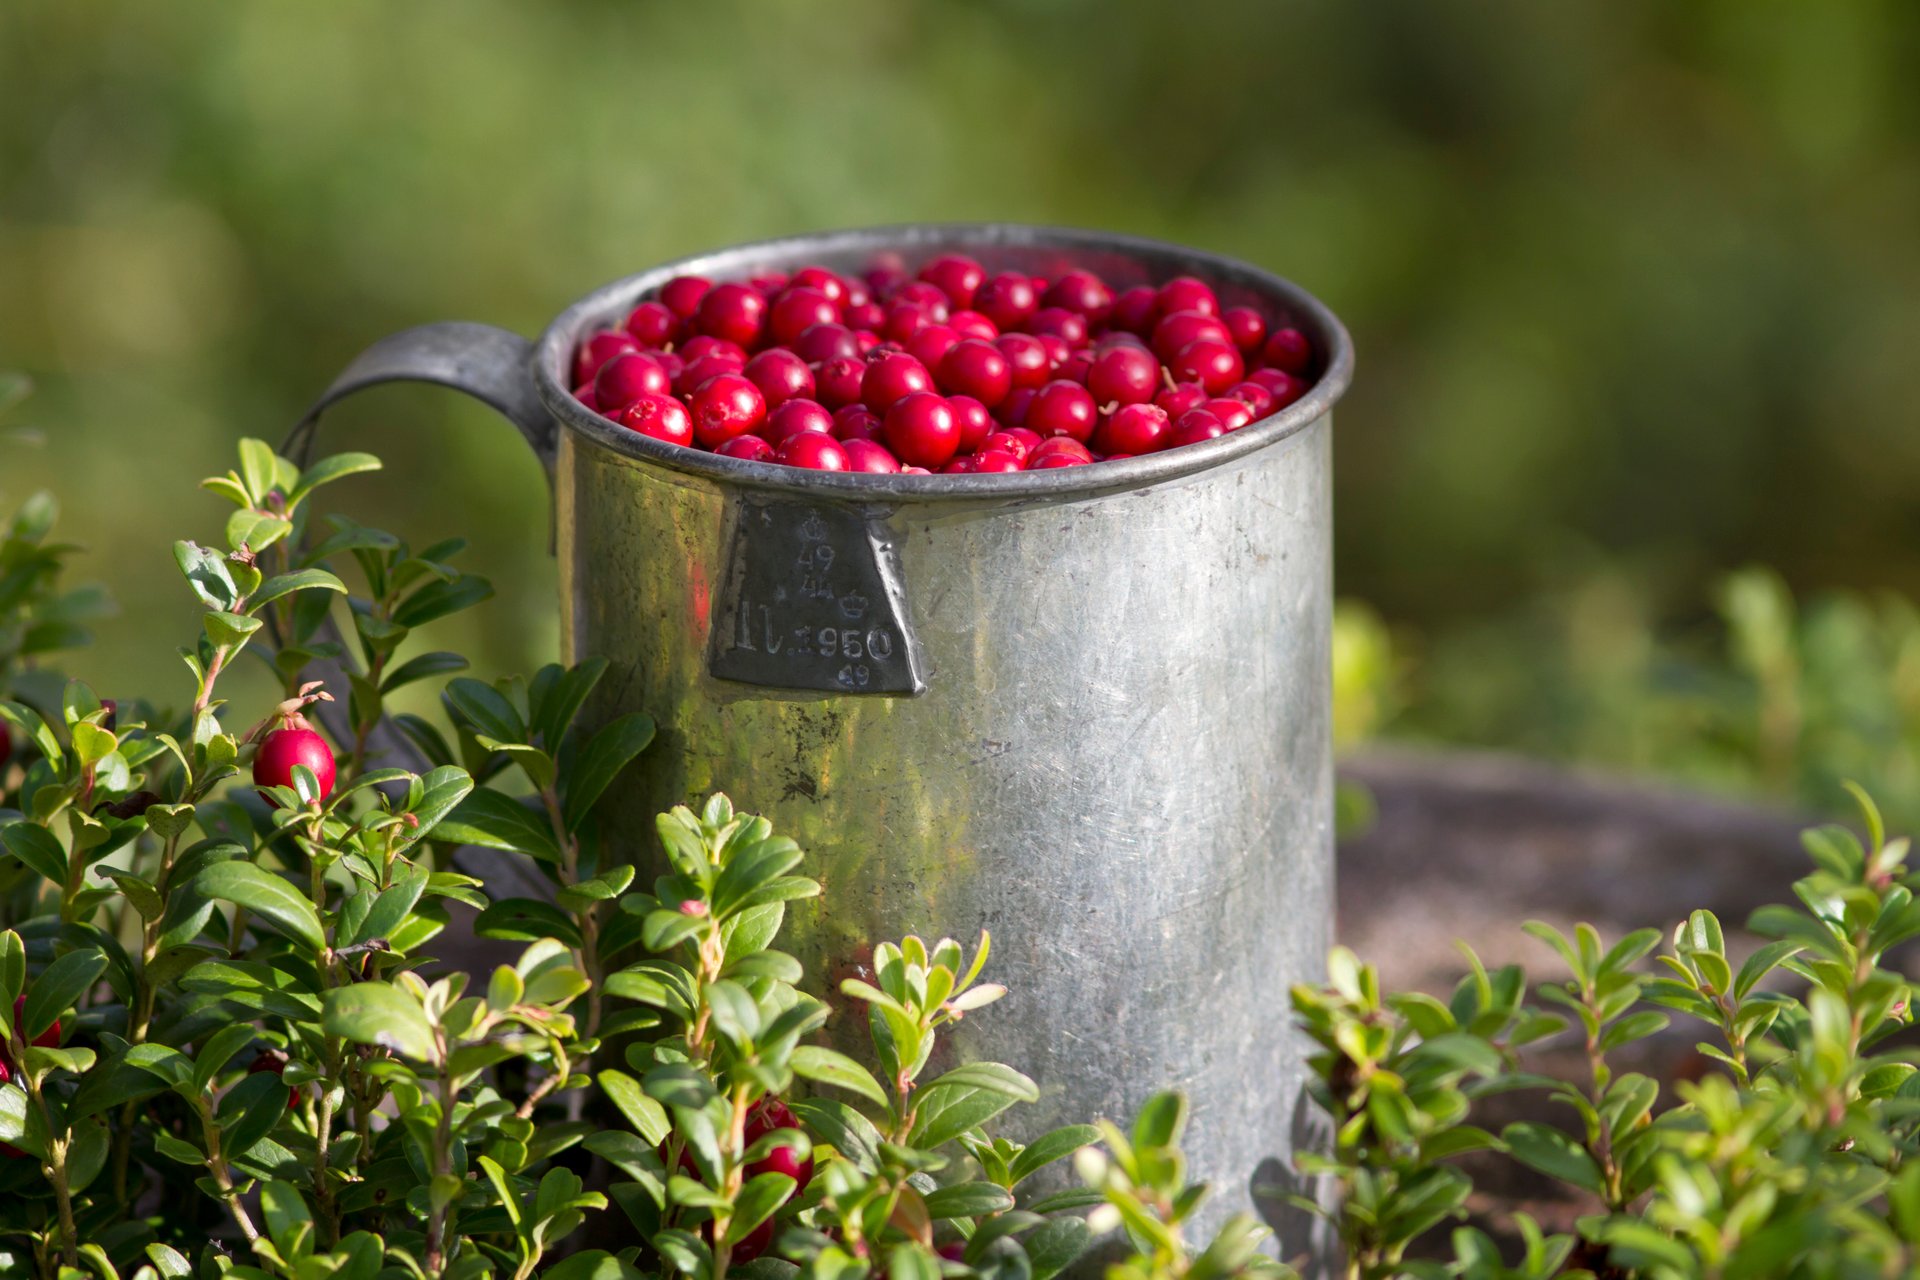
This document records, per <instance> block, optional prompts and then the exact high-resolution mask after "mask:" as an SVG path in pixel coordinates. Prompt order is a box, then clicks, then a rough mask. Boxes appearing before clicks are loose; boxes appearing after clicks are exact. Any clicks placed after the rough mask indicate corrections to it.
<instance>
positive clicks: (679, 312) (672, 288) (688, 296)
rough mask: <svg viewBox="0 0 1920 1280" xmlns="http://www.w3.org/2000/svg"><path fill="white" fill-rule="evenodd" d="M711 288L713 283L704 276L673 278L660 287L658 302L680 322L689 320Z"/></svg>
mask: <svg viewBox="0 0 1920 1280" xmlns="http://www.w3.org/2000/svg"><path fill="white" fill-rule="evenodd" d="M711 288H713V281H711V280H709V279H707V278H706V277H705V276H675V277H674V278H673V279H671V280H669V281H667V282H666V283H665V284H663V285H661V286H660V301H661V302H662V303H664V304H666V308H667V310H669V311H671V312H673V314H675V315H676V316H679V317H680V318H681V319H682V320H691V319H693V317H694V315H695V313H697V312H698V311H699V310H700V299H702V298H704V297H706V296H707V291H708V290H709V289H711Z"/></svg>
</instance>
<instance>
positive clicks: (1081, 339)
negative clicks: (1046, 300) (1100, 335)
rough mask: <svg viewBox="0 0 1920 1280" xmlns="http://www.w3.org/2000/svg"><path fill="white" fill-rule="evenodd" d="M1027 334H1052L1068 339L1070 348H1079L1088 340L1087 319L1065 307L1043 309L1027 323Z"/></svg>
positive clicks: (1034, 314) (1035, 313)
mask: <svg viewBox="0 0 1920 1280" xmlns="http://www.w3.org/2000/svg"><path fill="white" fill-rule="evenodd" d="M1027 332H1028V333H1050V334H1052V335H1054V336H1055V337H1056V338H1064V339H1066V342H1067V345H1068V346H1069V347H1078V346H1081V345H1083V344H1084V343H1085V342H1086V340H1087V318H1086V317H1085V316H1083V315H1081V314H1080V313H1079V312H1078V311H1070V310H1068V309H1067V308H1065V307H1042V308H1040V309H1039V310H1038V311H1036V312H1034V313H1033V319H1032V320H1030V321H1028V322H1027Z"/></svg>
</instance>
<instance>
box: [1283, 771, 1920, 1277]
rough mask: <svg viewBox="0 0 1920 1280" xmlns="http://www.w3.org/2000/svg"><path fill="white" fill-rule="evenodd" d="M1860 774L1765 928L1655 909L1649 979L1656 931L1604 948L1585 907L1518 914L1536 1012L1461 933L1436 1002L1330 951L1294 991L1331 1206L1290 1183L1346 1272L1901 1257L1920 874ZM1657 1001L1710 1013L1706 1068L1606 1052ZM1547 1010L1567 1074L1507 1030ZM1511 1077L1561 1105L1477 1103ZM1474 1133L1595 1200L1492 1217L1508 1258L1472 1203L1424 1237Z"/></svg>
mask: <svg viewBox="0 0 1920 1280" xmlns="http://www.w3.org/2000/svg"><path fill="white" fill-rule="evenodd" d="M1856 794H1857V796H1858V799H1859V801H1860V804H1861V812H1862V817H1863V823H1862V825H1863V827H1864V830H1865V839H1864V841H1863V840H1862V839H1861V838H1860V837H1858V836H1856V835H1855V834H1854V833H1853V832H1852V831H1850V830H1848V829H1846V828H1844V827H1838V826H1830V827H1822V828H1819V829H1816V830H1813V831H1809V832H1808V833H1807V835H1806V841H1805V843H1806V847H1807V851H1808V853H1809V854H1810V855H1811V857H1812V860H1813V864H1814V869H1813V872H1812V874H1810V875H1808V876H1806V877H1805V878H1804V879H1801V880H1799V881H1798V882H1796V883H1795V884H1794V886H1793V890H1794V894H1795V896H1796V897H1797V898H1798V900H1799V901H1798V903H1797V904H1796V905H1793V906H1784V905H1783V906H1770V907H1765V908H1762V909H1761V910H1760V911H1758V912H1757V913H1755V915H1754V916H1753V918H1752V919H1751V920H1750V921H1749V922H1748V925H1749V928H1750V930H1751V931H1752V932H1753V933H1754V934H1757V935H1758V936H1759V937H1760V938H1762V939H1764V940H1765V941H1764V942H1762V943H1761V944H1760V945H1758V946H1757V947H1754V948H1752V949H1751V950H1750V951H1748V953H1747V954H1746V955H1745V956H1744V957H1738V956H1733V955H1729V950H1728V946H1727V940H1726V937H1725V935H1724V933H1723V930H1722V928H1721V925H1720V922H1719V921H1718V920H1717V919H1716V918H1715V917H1714V916H1713V914H1712V913H1711V912H1708V911H1695V912H1693V913H1692V914H1691V915H1690V916H1689V917H1688V918H1687V919H1686V920H1685V921H1683V922H1681V923H1680V924H1679V925H1678V927H1677V928H1675V929H1674V931H1673V933H1672V934H1671V936H1670V937H1669V938H1668V939H1667V941H1666V949H1665V953H1664V954H1662V955H1660V956H1659V957H1658V960H1659V963H1660V964H1661V965H1663V966H1664V968H1665V974H1664V975H1663V976H1657V977H1656V976H1652V975H1650V974H1648V973H1646V972H1644V969H1645V965H1644V963H1643V962H1644V960H1645V958H1646V957H1647V956H1648V954H1649V953H1650V952H1652V951H1654V950H1655V949H1656V948H1657V947H1659V946H1660V945H1661V941H1662V935H1661V934H1660V932H1658V931H1656V930H1652V929H1647V930H1642V931H1639V932H1636V933H1632V934H1629V935H1627V936H1626V937H1624V938H1621V939H1619V940H1618V941H1616V942H1614V943H1613V945H1612V946H1610V947H1609V946H1606V945H1605V940H1604V939H1602V938H1601V937H1600V936H1599V935H1598V934H1597V933H1596V932H1595V931H1594V930H1593V929H1592V928H1590V927H1588V926H1586V925H1581V926H1579V927H1578V928H1577V929H1576V930H1575V931H1574V935H1573V936H1572V937H1571V938H1569V937H1567V936H1565V935H1564V934H1562V933H1561V932H1559V931H1558V930H1555V929H1553V928H1550V927H1548V926H1546V925H1543V924H1538V923H1536V924H1530V925H1528V926H1527V930H1528V932H1529V933H1531V934H1533V935H1534V936H1535V937H1537V938H1539V939H1541V940H1542V941H1544V942H1545V943H1547V944H1548V945H1549V946H1550V947H1551V948H1552V949H1553V950H1554V951H1555V952H1556V953H1558V955H1559V958H1560V960H1561V962H1562V963H1563V964H1564V965H1565V967H1566V969H1567V971H1568V976H1567V977H1566V978H1565V979H1563V980H1559V981H1554V982H1549V983H1546V984H1543V985H1542V986H1540V987H1539V988H1538V995H1539V997H1540V998H1541V999H1542V1000H1543V1001H1545V1002H1547V1003H1548V1004H1551V1005H1553V1006H1556V1007H1557V1010H1545V1009H1542V1008H1538V1007H1534V1006H1530V1005H1529V1004H1528V1003H1527V981H1526V978H1525V976H1524V974H1523V973H1522V972H1521V970H1520V969H1519V968H1518V967H1517V966H1506V967H1504V968H1501V969H1499V970H1498V971H1495V972H1492V973H1489V972H1488V971H1487V970H1486V969H1485V968H1484V967H1483V966H1482V965H1481V964H1480V962H1479V961H1478V959H1477V958H1475V957H1474V956H1473V953H1472V952H1471V950H1468V951H1467V952H1466V954H1467V958H1468V960H1469V962H1470V966H1471V972H1470V973H1469V975H1468V976H1467V977H1466V978H1465V979H1464V980H1462V982H1461V983H1460V985H1459V987H1458V988H1457V989H1456V990H1455V991H1454V993H1453V996H1452V998H1451V999H1450V1000H1448V1001H1446V1002H1444V1003H1443V1002H1441V1001H1439V1000H1436V999H1434V998H1433V997H1431V996H1427V995H1422V994H1418V993H1406V994H1399V995H1390V994H1386V993H1383V992H1382V990H1381V987H1380V982H1379V977H1378V974H1377V973H1376V972H1375V970H1373V969H1372V968H1371V967H1369V966H1366V965H1363V964H1361V963H1360V961H1359V960H1358V959H1357V958H1356V957H1354V956H1353V955H1352V954H1351V953H1350V952H1346V951H1341V950H1336V951H1335V952H1334V954H1333V959H1332V965H1331V973H1330V975H1329V976H1330V982H1329V983H1328V985H1327V986H1325V987H1322V988H1311V987H1298V988H1296V989H1295V990H1294V993H1293V1003H1294V1008H1295V1010H1296V1011H1297V1014H1298V1016H1299V1018H1300V1020H1301V1023H1302V1025H1303V1026H1304V1027H1305V1028H1306V1030H1307V1031H1308V1033H1309V1034H1310V1035H1311V1036H1312V1037H1313V1039H1314V1040H1315V1041H1316V1042H1318V1044H1319V1045H1320V1046H1321V1052H1319V1053H1318V1054H1316V1055H1314V1057H1313V1058H1312V1066H1313V1069H1314V1072H1315V1075H1316V1081H1315V1084H1314V1086H1313V1094H1314V1097H1315V1100H1316V1101H1317V1102H1318V1103H1319V1105H1320V1106H1321V1107H1322V1108H1323V1109H1324V1110H1325V1111H1326V1112H1327V1114H1328V1115H1329V1116H1330V1117H1331V1118H1332V1120H1333V1122H1334V1140H1333V1144H1332V1150H1331V1151H1330V1152H1329V1153H1327V1154H1325V1155H1313V1156H1307V1157H1303V1163H1304V1165H1305V1167H1306V1168H1307V1169H1308V1170H1309V1171H1311V1172H1312V1173H1314V1174H1316V1175H1318V1176H1319V1177H1321V1178H1324V1179H1326V1180H1328V1181H1330V1182H1331V1183H1333V1184H1334V1187H1335V1189H1336V1190H1337V1191H1338V1193H1339V1196H1338V1203H1339V1207H1338V1208H1335V1209H1331V1210H1329V1209H1325V1208H1323V1207H1322V1205H1321V1204H1319V1203H1316V1202H1313V1201H1309V1200H1305V1199H1302V1200H1301V1201H1300V1203H1301V1204H1302V1205H1303V1206H1304V1207H1307V1208H1309V1209H1311V1210H1312V1211H1314V1212H1316V1213H1322V1214H1324V1215H1325V1216H1327V1217H1328V1218H1329V1219H1330V1220H1331V1223H1332V1225H1333V1227H1334V1228H1335V1229H1336V1231H1337V1233H1338V1235H1339V1237H1340V1239H1341V1241H1342V1243H1343V1245H1344V1246H1345V1249H1346V1253H1347V1274H1348V1275H1349V1276H1352V1277H1364V1278H1367V1280H1372V1278H1374V1277H1386V1276H1399V1275H1412V1276H1419V1277H1440V1276H1467V1277H1487V1278H1488V1280H1492V1278H1495V1277H1509V1276H1511V1277H1525V1278H1527V1280H1534V1278H1537V1277H1547V1276H1561V1275H1567V1276H1571V1275H1587V1274H1592V1275H1598V1276H1602V1277H1606V1276H1628V1275H1634V1276H1646V1277H1655V1278H1658V1280H1670V1278H1671V1280H1680V1278H1683V1277H1686V1278H1691V1277H1709V1276H1714V1277H1718V1276H1754V1277H1759V1276H1905V1275H1912V1274H1914V1272H1915V1269H1916V1268H1917V1267H1920V1160H1916V1159H1915V1156H1916V1155H1917V1154H1920V1073H1917V1072H1916V1059H1917V1057H1920V1055H1917V1054H1916V1051H1915V1049H1914V1048H1913V1047H1912V1046H1911V1045H1910V1044H1902V1043H1900V1042H1898V1041H1896V1040H1895V1039H1894V1037H1895V1036H1896V1035H1897V1034H1898V1033H1899V1032H1900V1031H1901V1030H1902V1029H1903V1028H1905V1027H1906V1026H1907V1025H1908V1024H1909V1023H1910V1022H1911V1017H1912V1015H1911V996H1912V992H1913V984H1912V983H1910V982H1909V981H1908V980H1907V979H1906V978H1905V977H1904V976H1902V975H1901V974H1900V973H1898V972H1895V971H1894V970H1892V969H1890V968H1888V967H1886V957H1887V954H1888V952H1889V951H1890V950H1892V949H1893V948H1895V947H1897V946H1899V945H1900V944H1902V943H1904V942H1907V941H1909V940H1911V939H1912V938H1914V937H1915V936H1916V935H1920V903H1916V902H1915V901H1914V890H1915V888H1916V886H1917V885H1920V874H1916V873H1915V872H1914V871H1913V870H1911V869H1910V868H1909V866H1908V855H1909V852H1910V850H1909V846H1908V842H1907V841H1906V840H1905V839H1889V838H1888V837H1887V835H1886V832H1885V830H1884V828H1883V825H1882V823H1881V819H1880V815H1879V813H1878V811H1877V810H1876V809H1875V808H1874V806H1873V805H1872V803H1871V802H1870V801H1869V800H1868V799H1867V797H1866V796H1865V794H1864V793H1856ZM1675 1012H1677V1013H1679V1014H1680V1015H1682V1016H1683V1017H1685V1018H1687V1019H1689V1020H1691V1021H1692V1022H1694V1023H1696V1024H1700V1025H1702V1026H1704V1027H1705V1029H1706V1033H1707V1035H1708V1039H1706V1040H1704V1041H1701V1042H1700V1043H1699V1044H1698V1045H1697V1046H1696V1049H1697V1052H1698V1053H1699V1054H1700V1055H1702V1057H1701V1059H1700V1061H1702V1062H1704V1063H1706V1064H1707V1066H1708V1068H1709V1069H1708V1070H1706V1071H1704V1072H1703V1073H1701V1075H1702V1078H1700V1079H1697V1080H1683V1081H1680V1082H1678V1083H1669V1082H1663V1081H1660V1080H1656V1079H1654V1078H1652V1077H1650V1076H1648V1075H1645V1074H1642V1073H1639V1072H1634V1071H1622V1070H1619V1069H1618V1068H1617V1067H1616V1066H1615V1060H1616V1059H1617V1057H1618V1055H1619V1052H1620V1051H1621V1050H1623V1049H1627V1048H1628V1047H1629V1046H1632V1045H1634V1044H1636V1043H1637V1042H1640V1041H1644V1040H1646V1039H1647V1038H1649V1037H1652V1036H1655V1035H1661V1034H1666V1033H1668V1030H1669V1023H1670V1020H1671V1015H1672V1014H1673V1013H1675ZM1563 1033H1567V1034H1571V1035H1572V1037H1573V1039H1574V1042H1575V1043H1576V1044H1577V1045H1578V1046H1579V1049H1580V1057H1581V1059H1582V1060H1583V1061H1584V1063H1585V1067H1584V1070H1583V1071H1582V1072H1581V1073H1580V1075H1581V1077H1582V1078H1580V1079H1578V1080H1556V1079H1549V1078H1546V1077H1543V1076H1540V1075H1537V1074H1532V1073H1530V1072H1529V1071H1527V1070H1526V1069H1525V1067H1526V1065H1527V1064H1526V1063H1525V1061H1524V1060H1523V1057H1522V1053H1521V1051H1522V1050H1523V1049H1524V1048H1525V1047H1526V1046H1528V1045H1531V1044H1535V1043H1536V1042H1545V1041H1546V1040H1547V1039H1548V1038H1549V1037H1554V1036H1559V1035H1562V1034H1563ZM1689 1074H1691V1073H1689ZM1523 1089H1536V1090H1542V1091H1544V1092H1545V1093H1546V1094H1547V1095H1548V1096H1549V1097H1551V1098H1552V1099H1553V1100H1554V1101H1555V1102H1557V1103H1560V1104H1562V1105H1563V1106H1564V1107H1565V1114H1566V1118H1567V1123H1566V1124H1565V1125H1564V1126H1553V1125H1546V1124H1539V1123H1531V1122H1515V1123H1511V1124H1508V1125H1506V1126H1504V1127H1503V1128H1502V1129H1501V1130H1500V1132H1498V1133H1494V1132H1491V1131H1489V1130H1488V1129H1486V1128H1483V1127H1480V1126H1477V1125H1476V1124H1474V1123H1473V1121H1474V1120H1475V1118H1476V1106H1478V1107H1481V1108H1484V1107H1485V1106H1486V1103H1485V1101H1484V1100H1485V1099H1488V1098H1489V1097H1491V1096H1493V1095H1496V1094H1500V1093H1506V1092H1511V1091H1514V1090H1523ZM1472 1152H1493V1153H1504V1155H1505V1156H1506V1157H1507V1158H1510V1159H1512V1160H1514V1161H1517V1162H1518V1163H1519V1164H1520V1165H1522V1166H1524V1167H1525V1168H1526V1169H1528V1170H1530V1171H1531V1172H1532V1173H1533V1174H1534V1175H1536V1176H1537V1177H1538V1178H1539V1179H1541V1180H1543V1181H1545V1180H1553V1181H1556V1182H1558V1183H1560V1184H1562V1187H1561V1192H1562V1193H1563V1194H1564V1195H1565V1196H1571V1197H1575V1198H1577V1199H1579V1200H1583V1201H1584V1202H1585V1203H1586V1204H1587V1205H1588V1207H1589V1210H1590V1211H1589V1212H1588V1213H1587V1214H1586V1215H1585V1216H1583V1217H1581V1218H1580V1219H1579V1221H1578V1224H1577V1231H1575V1232H1572V1233H1565V1234H1559V1235H1553V1236H1548V1235H1546V1234H1545V1233H1543V1232H1542V1231H1541V1230H1540V1228H1539V1227H1538V1226H1537V1225H1536V1224H1535V1222H1534V1221H1533V1220H1532V1219H1531V1218H1529V1217H1527V1216H1526V1215H1525V1214H1515V1215H1513V1217H1512V1219H1511V1222H1510V1224H1502V1225H1511V1227H1512V1233H1513V1234H1514V1235H1515V1236H1517V1238H1518V1245H1517V1248H1515V1249H1510V1250H1509V1251H1508V1255H1507V1256H1504V1257H1503V1255H1502V1253H1501V1251H1500V1250H1498V1249H1497V1248H1496V1247H1495V1245H1494V1242H1493V1240H1492V1239H1490V1238H1489V1237H1488V1235H1486V1234H1485V1233H1484V1232H1483V1231H1481V1230H1479V1229H1478V1228H1476V1227H1473V1226H1461V1227H1458V1228H1457V1229H1455V1230H1454V1232H1453V1234H1452V1238H1451V1241H1450V1242H1449V1243H1450V1249H1448V1248H1438V1249H1436V1248H1435V1247H1434V1242H1433V1240H1432V1237H1431V1235H1430V1234H1429V1233H1430V1232H1432V1231H1433V1229H1434V1228H1436V1227H1438V1226H1440V1225H1442V1224H1444V1223H1446V1222H1448V1221H1451V1220H1457V1219H1459V1218H1461V1217H1463V1216H1464V1214H1465V1210H1464V1206H1466V1205H1467V1203H1468V1197H1469V1196H1470V1195H1471V1194H1472V1192H1473V1190H1474V1188H1473V1183H1472V1179H1471V1178H1470V1177H1469V1175H1468V1174H1467V1172H1466V1171H1465V1170H1464V1169H1463V1168H1461V1166H1460V1163H1459V1160H1458V1158H1459V1157H1461V1156H1463V1155H1466V1154H1467V1153H1472ZM1531 1198H1550V1197H1548V1196H1545V1195H1542V1196H1539V1197H1531ZM1423 1237H1424V1239H1423ZM1414 1253H1424V1254H1427V1255H1433V1254H1435V1253H1438V1254H1440V1255H1442V1256H1440V1257H1433V1256H1427V1257H1414V1256H1410V1255H1411V1254H1414ZM1515 1253H1517V1254H1518V1257H1517V1258H1516V1257H1515V1256H1512V1255H1513V1254H1515Z"/></svg>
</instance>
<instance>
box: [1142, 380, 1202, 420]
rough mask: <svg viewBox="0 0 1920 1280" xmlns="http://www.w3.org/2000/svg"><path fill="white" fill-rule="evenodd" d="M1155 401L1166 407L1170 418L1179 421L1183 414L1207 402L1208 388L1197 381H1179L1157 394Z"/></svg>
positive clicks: (1163, 407)
mask: <svg viewBox="0 0 1920 1280" xmlns="http://www.w3.org/2000/svg"><path fill="white" fill-rule="evenodd" d="M1153 402H1154V403H1155V404H1157V405H1159V406H1160V407H1161V408H1162V409H1165V410H1166V411H1167V416H1168V417H1169V418H1172V419H1174V420H1175V421H1178V420H1179V418H1180V415H1181V414H1183V413H1185V412H1187V411H1188V410H1189V409H1198V408H1199V407H1200V406H1201V405H1203V404H1205V403H1206V402H1207V389H1206V388H1205V387H1203V386H1201V385H1200V384H1199V383H1197V382H1178V383H1175V384H1174V385H1173V386H1171V387H1167V388H1166V389H1164V390H1162V391H1161V392H1159V394H1157V395H1155V396H1154V397H1153Z"/></svg>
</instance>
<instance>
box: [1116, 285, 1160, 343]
mask: <svg viewBox="0 0 1920 1280" xmlns="http://www.w3.org/2000/svg"><path fill="white" fill-rule="evenodd" d="M1156 301H1157V300H1156V298H1155V295H1154V292H1153V290H1152V289H1150V288H1148V287H1147V286H1145V285H1136V286H1134V287H1133V288H1131V289H1126V290H1123V291H1122V292H1121V294H1120V296H1119V297H1117V298H1115V299H1114V300H1113V313H1112V314H1111V315H1109V316H1108V317H1107V322H1108V323H1109V324H1111V325H1113V326H1114V327H1115V328H1116V329H1125V330H1127V331H1128V332H1129V333H1137V334H1139V335H1140V336H1141V337H1143V338H1144V337H1146V336H1147V335H1148V334H1149V333H1152V332H1153V322H1154V320H1155V319H1156V318H1157V317H1156V315H1155V312H1154V307H1155V305H1156Z"/></svg>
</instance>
